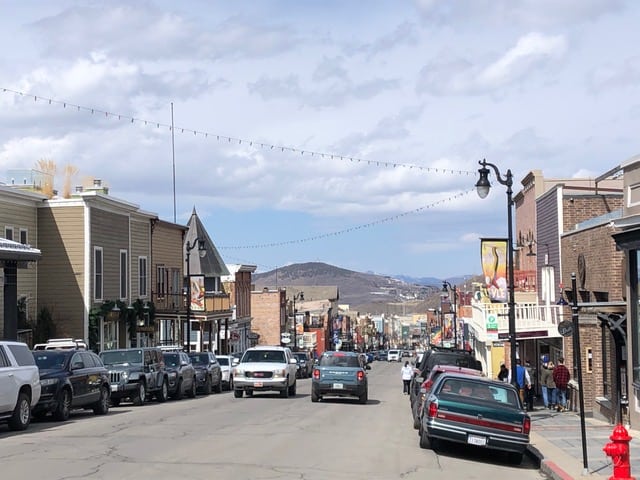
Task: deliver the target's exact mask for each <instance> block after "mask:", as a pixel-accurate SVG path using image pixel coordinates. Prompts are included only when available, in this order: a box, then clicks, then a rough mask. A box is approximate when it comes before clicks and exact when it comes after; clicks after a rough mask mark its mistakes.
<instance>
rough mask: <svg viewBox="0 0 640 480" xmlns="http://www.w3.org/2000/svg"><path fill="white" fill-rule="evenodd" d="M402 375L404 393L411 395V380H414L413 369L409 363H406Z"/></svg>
mask: <svg viewBox="0 0 640 480" xmlns="http://www.w3.org/2000/svg"><path fill="white" fill-rule="evenodd" d="M400 373H401V374H402V393H404V394H405V395H409V388H410V387H411V379H412V378H413V367H412V366H411V365H409V362H404V367H402V369H401V370H400Z"/></svg>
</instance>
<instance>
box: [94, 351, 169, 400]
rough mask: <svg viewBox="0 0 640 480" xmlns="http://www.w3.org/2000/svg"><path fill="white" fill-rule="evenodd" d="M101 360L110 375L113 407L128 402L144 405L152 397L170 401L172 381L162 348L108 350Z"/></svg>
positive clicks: (101, 356) (103, 353)
mask: <svg viewBox="0 0 640 480" xmlns="http://www.w3.org/2000/svg"><path fill="white" fill-rule="evenodd" d="M100 358H101V359H102V363H104V365H105V367H107V370H108V371H109V380H110V382H111V405H113V406H115V407H117V406H118V405H120V402H121V401H122V400H124V399H130V400H131V401H132V402H133V404H134V405H142V404H144V402H146V401H147V399H148V397H151V396H155V398H156V400H158V401H159V402H166V401H167V398H168V396H169V393H168V392H169V378H168V375H167V371H166V370H165V366H164V359H163V357H162V351H161V350H160V349H159V348H157V347H145V348H125V349H120V350H105V351H103V352H100Z"/></svg>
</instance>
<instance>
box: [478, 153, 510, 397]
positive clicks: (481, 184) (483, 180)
mask: <svg viewBox="0 0 640 480" xmlns="http://www.w3.org/2000/svg"><path fill="white" fill-rule="evenodd" d="M478 163H479V164H480V165H482V168H479V169H478V173H479V174H480V178H479V179H478V183H476V190H477V191H478V196H479V197H480V198H485V197H486V196H487V195H489V190H490V189H491V183H490V182H489V173H490V170H489V169H488V168H487V166H489V167H491V168H492V169H493V171H494V172H495V174H496V179H497V180H498V182H500V184H501V185H504V186H505V187H507V275H508V277H509V278H508V282H509V284H508V290H509V299H508V307H509V345H510V346H511V358H510V362H511V383H513V384H514V385H515V386H516V388H517V386H518V385H517V383H518V375H517V371H516V357H517V355H516V348H517V347H516V311H515V306H516V300H515V290H514V281H513V214H512V207H513V189H512V187H513V175H512V174H511V170H510V169H509V170H507V174H506V175H505V176H504V178H503V177H502V176H501V175H500V171H499V170H498V167H496V166H495V165H494V164H492V163H489V162H487V161H486V160H485V159H482V160H480V161H478Z"/></svg>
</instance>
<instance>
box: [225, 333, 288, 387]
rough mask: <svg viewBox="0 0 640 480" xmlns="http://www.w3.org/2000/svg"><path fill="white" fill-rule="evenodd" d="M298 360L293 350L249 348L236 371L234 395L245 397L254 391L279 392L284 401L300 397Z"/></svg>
mask: <svg viewBox="0 0 640 480" xmlns="http://www.w3.org/2000/svg"><path fill="white" fill-rule="evenodd" d="M297 363H298V362H297V360H296V359H295V358H294V357H293V354H292V353H291V349H289V348H287V347H279V346H273V347H269V346H259V347H252V348H249V349H247V350H246V351H245V352H244V355H242V358H241V359H240V362H239V363H237V364H235V366H234V367H233V370H232V375H233V394H234V396H235V398H241V397H242V395H243V394H245V393H246V394H247V396H248V397H250V396H252V395H253V392H260V391H267V390H271V391H277V392H280V396H281V397H282V398H287V397H289V396H292V397H294V396H295V395H296V371H297Z"/></svg>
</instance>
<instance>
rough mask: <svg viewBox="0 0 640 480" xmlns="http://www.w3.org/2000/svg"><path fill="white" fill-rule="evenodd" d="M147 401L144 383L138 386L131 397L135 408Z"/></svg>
mask: <svg viewBox="0 0 640 480" xmlns="http://www.w3.org/2000/svg"><path fill="white" fill-rule="evenodd" d="M146 399H147V386H146V385H145V384H144V382H140V383H139V384H138V391H137V392H136V393H135V395H134V396H133V404H134V405H136V406H138V407H139V406H140V405H142V404H143V403H144V402H145V400H146Z"/></svg>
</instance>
